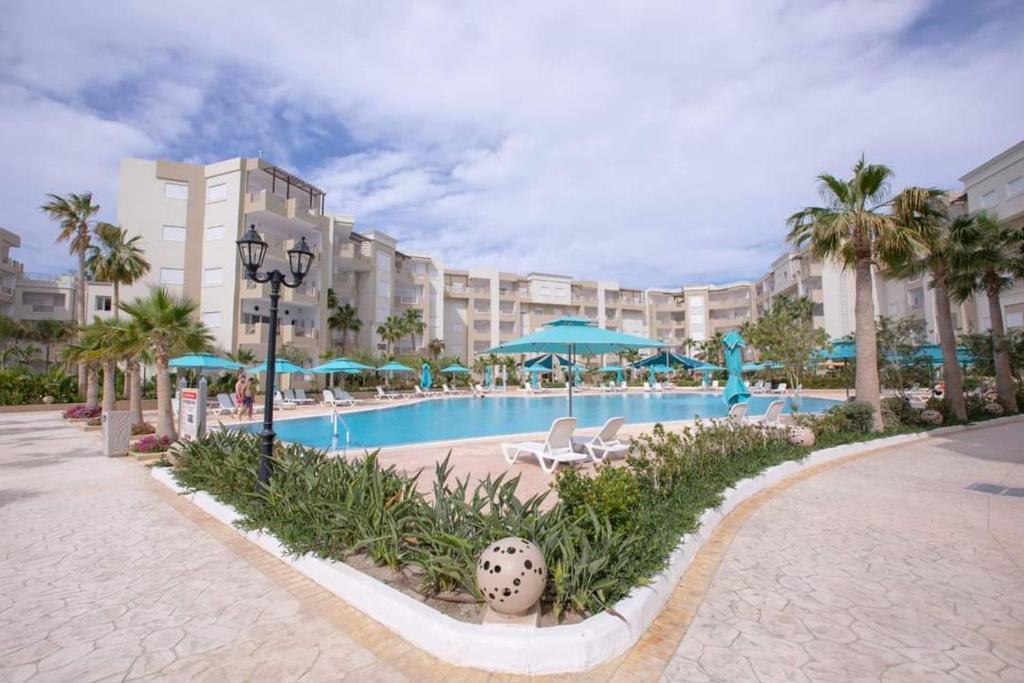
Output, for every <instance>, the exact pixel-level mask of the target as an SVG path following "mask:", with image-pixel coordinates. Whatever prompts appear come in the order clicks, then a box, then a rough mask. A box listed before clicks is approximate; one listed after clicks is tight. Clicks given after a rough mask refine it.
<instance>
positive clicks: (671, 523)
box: [175, 403, 898, 618]
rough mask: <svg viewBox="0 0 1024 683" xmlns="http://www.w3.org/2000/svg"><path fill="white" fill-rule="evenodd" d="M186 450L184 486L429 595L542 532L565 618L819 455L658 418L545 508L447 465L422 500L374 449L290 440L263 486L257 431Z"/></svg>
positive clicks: (857, 413) (829, 426) (763, 436)
mask: <svg viewBox="0 0 1024 683" xmlns="http://www.w3.org/2000/svg"><path fill="white" fill-rule="evenodd" d="M897 408H898V407H897V406H893V414H894V415H895V414H896V409H897ZM800 419H801V420H806V421H810V423H811V424H812V425H813V426H814V427H815V431H816V433H818V434H820V435H821V436H819V440H823V439H822V437H827V438H828V439H831V442H832V443H837V442H841V441H842V440H843V439H845V440H847V441H849V440H859V439H863V438H864V436H865V434H867V433H869V432H870V430H871V409H870V407H869V406H865V405H861V404H856V403H849V404H843V405H840V406H836V407H835V408H833V409H832V410H831V411H829V413H828V414H826V415H825V416H822V417H821V418H820V419H816V420H815V419H813V418H812V417H810V416H800ZM177 448H178V452H177V459H178V462H179V466H178V468H177V469H176V470H175V477H176V478H177V480H178V482H179V484H181V485H182V486H183V487H185V488H187V489H192V490H195V489H202V490H205V491H207V492H209V493H210V494H212V495H213V496H214V497H216V498H217V499H219V500H221V501H223V502H225V503H227V504H229V505H232V506H233V507H234V508H235V509H236V510H237V511H238V512H239V514H240V515H242V521H241V522H240V524H241V525H242V526H244V527H246V528H252V529H264V530H266V531H267V532H269V533H271V534H273V535H274V536H275V537H276V538H277V539H279V540H280V542H281V543H282V545H283V546H284V547H285V548H286V549H287V550H288V552H291V553H295V554H301V553H314V554H316V555H318V556H320V557H324V558H329V559H335V560H344V559H345V558H346V557H348V556H350V555H352V554H354V553H365V554H366V556H368V557H369V558H371V559H372V560H373V561H374V562H375V563H377V564H379V565H386V566H388V567H391V568H394V569H397V570H405V569H409V570H412V571H411V573H412V574H413V575H415V576H416V577H417V580H418V581H419V586H418V588H419V590H420V592H421V593H423V594H424V595H428V596H431V595H438V594H444V593H448V592H450V591H456V590H464V591H467V592H469V593H471V594H473V595H476V596H477V597H479V593H478V590H477V586H476V582H475V572H476V560H477V558H478V557H479V554H480V552H481V551H483V550H484V548H486V547H487V546H488V545H489V544H490V543H491V542H493V541H494V540H496V539H499V538H502V537H505V536H519V537H522V538H527V539H530V540H532V541H534V542H535V543H537V545H538V546H539V547H540V548H541V551H542V552H543V554H544V557H545V560H546V562H547V564H548V568H549V572H548V585H547V588H546V592H545V597H544V600H545V602H546V603H547V604H548V605H550V608H551V610H552V612H553V613H554V615H555V616H556V618H560V617H561V616H562V614H564V613H565V612H566V611H572V612H576V613H579V614H581V615H589V614H593V613H596V612H599V611H602V610H604V609H607V608H608V607H609V606H611V605H612V604H614V603H615V602H616V601H617V600H619V599H621V598H622V597H624V596H626V595H627V594H628V593H629V592H630V591H631V590H633V589H634V588H635V587H636V586H639V585H643V584H644V583H646V582H647V581H648V580H650V578H651V577H652V576H653V575H654V574H655V573H656V572H657V571H659V570H660V569H662V568H663V567H665V565H666V562H667V561H668V558H669V556H670V555H671V553H672V551H673V550H674V549H675V548H676V547H677V546H678V545H679V542H680V540H681V538H682V536H683V535H685V534H687V533H690V532H693V531H695V530H696V529H697V526H698V522H699V519H700V517H701V515H702V514H703V513H704V511H705V510H707V509H709V508H713V507H715V506H717V505H719V504H720V503H721V501H722V495H723V492H724V491H725V490H726V489H728V488H729V487H730V486H733V485H735V484H736V483H737V482H738V481H740V480H742V479H744V478H747V477H751V476H754V475H756V474H758V473H759V472H761V471H762V470H764V469H765V468H766V467H770V466H773V465H777V464H779V463H782V462H785V461H787V460H795V459H800V458H803V457H804V456H805V455H806V454H807V452H808V449H805V448H801V447H798V446H794V445H792V444H790V443H789V441H788V439H787V436H786V432H785V431H784V430H780V429H771V428H766V427H762V426H757V425H733V424H728V423H718V422H710V423H707V422H698V423H697V424H696V425H694V426H693V427H690V428H686V429H684V430H682V431H681V432H668V431H666V430H665V429H664V428H663V427H662V426H661V425H656V426H655V427H654V430H653V432H652V433H651V434H650V435H643V436H641V437H639V438H637V439H635V440H634V442H633V443H632V446H631V449H630V452H629V455H628V457H627V459H626V462H625V463H623V464H619V465H618V466H611V465H602V466H600V467H598V470H597V473H596V474H595V475H594V476H593V477H587V476H584V475H582V474H580V473H579V472H578V471H577V470H575V469H573V468H563V469H562V470H561V471H560V472H559V474H558V476H557V477H556V478H555V480H554V482H553V488H554V489H555V491H557V493H558V496H559V500H558V501H557V502H556V503H555V504H554V505H551V506H545V504H544V503H545V500H546V496H547V494H542V495H537V496H533V497H530V498H528V499H526V500H520V499H519V498H518V497H517V495H516V490H517V488H518V485H519V478H518V477H512V478H509V477H507V476H506V475H505V474H502V475H500V476H497V477H487V478H486V479H483V480H482V481H479V482H477V483H476V484H475V485H471V484H470V483H469V481H468V479H457V478H453V477H452V476H451V471H452V470H451V466H450V464H449V462H448V460H447V459H446V460H444V461H443V462H441V463H438V464H437V465H436V467H435V470H434V475H433V481H432V482H431V486H430V493H429V494H428V495H424V493H421V491H420V490H419V489H422V488H423V487H419V489H418V488H417V479H416V478H409V477H405V476H403V475H402V474H400V473H398V472H397V471H396V470H395V469H394V468H393V467H384V466H382V465H381V464H380V462H379V461H378V459H377V457H376V455H375V454H370V455H367V456H366V457H364V458H358V459H352V460H346V459H342V458H336V457H332V456H327V455H326V454H325V453H324V452H322V451H319V450H316V449H312V448H306V447H303V446H299V445H283V444H278V445H277V446H276V447H275V451H274V454H273V459H272V465H273V471H274V475H273V477H272V478H271V481H270V484H269V486H268V487H267V488H266V489H265V490H257V487H256V471H257V466H258V463H259V450H260V441H259V437H258V436H257V435H254V434H248V433H240V432H237V431H233V430H218V431H214V432H210V433H208V434H207V435H206V436H205V437H203V438H202V439H199V440H197V441H193V442H183V443H180V444H179V445H178V446H177ZM545 508H546V509H545Z"/></svg>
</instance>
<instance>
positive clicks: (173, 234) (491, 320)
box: [0, 142, 1024, 363]
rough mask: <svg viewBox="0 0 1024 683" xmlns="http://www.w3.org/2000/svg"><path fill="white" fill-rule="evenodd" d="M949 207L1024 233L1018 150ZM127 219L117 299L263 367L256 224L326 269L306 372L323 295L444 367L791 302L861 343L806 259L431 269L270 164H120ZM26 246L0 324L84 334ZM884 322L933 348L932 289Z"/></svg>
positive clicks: (899, 300) (293, 299)
mask: <svg viewBox="0 0 1024 683" xmlns="http://www.w3.org/2000/svg"><path fill="white" fill-rule="evenodd" d="M962 181H963V183H964V191H963V192H960V193H953V194H951V196H950V206H951V208H952V210H953V211H954V212H956V211H964V212H968V211H969V212H977V211H981V210H986V211H992V212H993V213H995V214H996V215H997V216H998V217H999V218H1000V219H1002V220H1004V221H1010V222H1011V223H1012V224H1014V225H1018V226H1024V142H1022V143H1020V144H1018V145H1016V146H1014V147H1012V148H1010V149H1008V150H1006V151H1005V152H1002V153H1001V154H999V155H997V156H996V157H994V158H993V159H991V160H989V161H987V162H985V163H984V164H982V165H981V166H979V167H978V168H976V169H974V170H972V171H970V172H969V173H967V174H966V175H964V177H963V178H962ZM117 219H118V221H119V223H120V224H121V225H122V227H124V228H126V229H127V230H128V232H129V233H130V234H133V235H134V234H138V235H141V236H142V238H143V246H144V248H145V249H146V257H147V259H148V260H149V261H150V263H151V266H152V269H151V271H150V273H149V275H148V276H147V277H146V278H144V279H143V281H141V282H139V283H136V284H135V285H133V286H131V287H125V288H123V291H122V298H123V299H130V298H132V297H133V296H137V295H140V294H144V293H145V292H146V291H147V290H148V288H149V287H150V286H152V285H157V284H159V285H162V286H165V287H168V288H169V289H171V290H172V291H174V292H176V293H179V294H182V295H185V296H188V297H190V298H192V299H193V300H195V301H197V302H198V303H199V309H200V316H201V318H202V320H203V322H204V323H206V325H207V326H208V327H209V328H210V330H211V332H212V333H213V335H214V337H215V340H216V341H215V343H216V345H217V346H219V347H220V348H221V349H223V350H232V349H237V348H247V349H251V350H252V351H254V352H255V353H256V355H257V356H259V357H262V356H263V355H264V353H265V348H266V342H267V339H268V335H269V333H270V332H269V329H268V327H269V325H268V309H269V299H268V295H269V291H268V287H267V285H258V284H256V283H254V282H250V281H248V280H246V278H245V277H244V273H242V272H241V269H240V264H239V262H238V257H237V254H236V250H235V244H234V242H235V240H236V239H237V238H238V236H239V235H240V234H241V232H242V230H244V229H245V228H246V227H247V226H248V225H255V226H256V227H257V230H258V231H259V232H260V234H261V235H262V236H263V237H264V239H266V240H267V242H268V243H269V244H270V248H269V250H268V255H267V261H266V264H265V265H266V266H267V267H276V268H280V269H282V270H287V257H286V251H287V249H289V248H291V246H292V245H293V244H295V242H296V241H297V240H298V239H299V238H301V237H305V238H306V240H307V242H308V243H309V244H310V246H311V248H312V249H313V250H314V253H315V256H316V259H315V261H314V264H313V269H312V270H311V272H310V274H309V276H308V277H307V280H306V282H305V283H304V284H303V286H302V287H300V288H298V289H295V290H292V289H285V290H284V293H283V295H282V300H281V305H280V309H281V310H280V315H281V327H280V329H279V331H278V341H279V343H282V344H288V345H289V346H292V347H293V348H296V349H299V350H300V351H302V352H304V353H305V354H306V355H307V356H308V357H309V358H310V359H311V360H315V359H316V358H317V357H318V356H319V355H320V354H322V353H325V352H328V351H329V350H333V349H337V348H338V347H339V346H340V343H341V341H342V337H343V333H342V332H340V331H337V330H331V329H329V326H328V325H327V319H328V315H329V312H328V310H327V296H326V293H327V290H328V289H333V291H334V293H335V295H336V297H337V299H338V301H339V303H342V304H345V303H348V304H351V305H352V306H353V307H354V308H355V309H356V310H357V313H358V316H359V318H360V320H361V322H362V326H361V329H360V330H359V332H358V333H349V334H348V339H347V344H348V348H349V349H352V348H363V349H369V350H375V351H383V350H385V349H386V348H387V347H388V344H387V342H385V341H384V340H383V339H382V338H381V335H380V334H379V333H378V331H377V330H378V328H379V327H380V326H382V325H383V324H384V323H385V321H386V320H387V319H388V318H389V317H391V316H402V315H404V314H405V312H406V311H407V310H409V309H418V310H420V311H421V317H422V320H423V322H424V330H423V332H422V333H420V334H417V335H416V338H415V339H412V338H409V337H406V338H404V339H400V340H398V341H397V342H395V344H394V345H393V347H392V350H393V351H397V352H409V351H422V350H423V349H424V348H425V347H426V345H427V344H428V343H429V342H430V340H432V339H440V340H441V341H443V342H444V344H445V353H446V354H449V355H454V356H457V357H458V358H460V359H461V360H462V361H463V362H464V363H471V362H472V361H473V359H474V357H475V356H476V355H477V354H479V353H481V352H484V351H486V350H487V349H490V348H492V347H494V346H496V345H498V344H500V343H502V342H505V341H508V340H510V339H513V338H515V337H518V336H521V335H524V334H528V333H530V332H533V331H535V330H537V329H538V328H540V327H541V326H542V325H544V324H545V323H547V322H550V321H551V320H554V319H556V318H558V317H561V316H565V315H577V316H583V317H587V318H590V319H592V320H595V321H596V322H597V323H598V324H599V325H601V326H602V327H606V328H609V329H614V330H620V331H622V332H626V333H630V334H636V335H640V336H647V337H653V338H657V339H660V340H662V341H666V342H668V343H670V344H672V345H673V346H675V347H676V348H677V349H679V350H681V351H684V352H690V353H692V352H693V351H695V348H694V347H695V345H696V344H699V343H700V342H702V341H705V340H707V339H710V338H712V337H714V336H715V334H717V333H723V334H724V333H726V332H728V331H729V330H732V329H736V328H738V327H740V326H741V325H742V324H743V323H745V322H747V321H750V320H754V319H756V317H757V316H758V315H759V313H761V312H763V311H766V310H769V309H770V308H771V307H772V305H773V304H774V302H775V301H777V300H778V298H779V297H781V296H806V297H808V298H810V299H811V301H812V302H813V305H814V308H813V314H814V324H815V325H816V326H819V327H822V328H824V329H825V330H826V331H827V332H828V334H829V335H830V336H831V337H832V338H838V337H843V336H846V335H849V334H852V333H853V331H854V299H855V297H854V282H853V273H852V272H850V271H847V270H843V269H842V268H841V267H840V266H839V265H838V264H837V263H835V262H831V261H822V260H821V259H817V258H815V257H814V256H813V254H811V252H810V250H809V249H808V248H804V249H798V250H792V251H789V252H787V253H785V254H782V255H781V256H779V257H778V258H777V259H775V261H773V262H772V264H771V267H770V269H769V270H768V272H766V273H765V274H764V275H763V276H762V277H760V278H758V279H757V280H756V281H755V282H734V283H728V284H723V285H683V286H681V287H678V288H649V289H639V288H633V287H627V286H624V285H622V284H620V283H618V282H615V281H610V280H586V279H574V278H572V277H570V276H568V275H564V274H555V273H528V274H525V275H522V274H516V273H510V272H504V271H500V270H483V269H469V270H463V269H455V268H448V267H446V266H445V264H443V263H442V262H441V261H440V260H438V259H436V258H434V257H432V256H430V255H426V254H413V253H407V252H404V251H402V250H401V249H400V248H399V244H398V240H397V239H395V238H394V237H392V236H390V235H388V234H386V233H384V232H381V231H379V230H371V231H366V232H357V231H356V230H355V221H354V219H353V217H351V216H344V215H329V214H327V213H325V211H324V192H323V191H322V190H321V189H319V188H317V187H315V186H314V185H313V184H311V183H309V182H308V181H306V180H303V179H302V178H300V177H298V176H295V175H293V174H291V173H289V172H287V171H285V170H283V169H281V168H280V167H278V166H275V165H273V164H270V163H268V162H267V161H265V160H263V159H258V158H256V159H254V158H235V159H228V160H225V161H219V162H216V163H212V164H206V165H203V164H188V163H180V162H173V161H148V160H143V159H125V160H124V161H123V162H122V166H121V173H120V196H119V201H118V216H117ZM20 244H21V240H20V238H19V237H18V235H16V234H14V233H12V232H10V231H8V230H3V229H0V311H2V312H4V314H5V315H11V316H13V317H16V318H21V319H26V320H33V319H36V320H37V319H42V318H57V319H63V320H73V319H74V300H75V299H74V294H75V282H74V278H73V277H71V276H60V277H51V276H48V275H41V274H33V273H23V272H22V268H21V264H19V263H18V262H17V261H15V260H14V259H13V258H12V256H11V249H14V248H17V247H19V246H20ZM873 292H874V298H875V301H874V303H875V310H876V311H877V313H878V314H879V315H887V316H892V317H895V318H901V317H906V316H911V317H917V318H920V319H922V320H924V321H925V327H926V332H927V335H928V337H929V339H931V340H932V341H936V340H937V339H936V331H935V298H934V292H933V290H932V289H931V288H930V286H929V279H928V277H927V276H925V277H921V278H913V279H907V280H889V279H886V278H884V277H882V276H881V275H880V274H878V273H875V276H874V289H873ZM111 295H112V292H111V288H110V285H109V284H105V283H89V284H88V289H87V297H86V300H87V307H88V315H89V317H90V318H91V317H92V316H100V317H106V316H110V315H112V310H111V309H112V301H111ZM1003 306H1004V319H1005V321H1006V324H1007V326H1008V327H1024V285H1021V284H1018V285H1017V286H1015V287H1014V288H1013V289H1012V290H1010V291H1009V292H1007V293H1006V294H1005V295H1004V296H1003ZM953 319H954V325H955V326H956V327H957V329H958V331H966V330H973V329H982V330H984V329H987V327H988V325H989V321H988V309H987V306H986V305H984V302H982V305H980V306H979V305H978V301H977V298H975V299H972V300H970V301H968V302H965V303H964V304H963V305H960V306H955V307H954V310H953Z"/></svg>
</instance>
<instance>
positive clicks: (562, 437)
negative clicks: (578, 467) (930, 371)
mask: <svg viewBox="0 0 1024 683" xmlns="http://www.w3.org/2000/svg"><path fill="white" fill-rule="evenodd" d="M575 430H576V418H575V417H560V418H558V419H557V420H555V421H554V422H552V423H551V429H549V430H548V435H547V438H545V439H544V441H519V442H517V443H505V444H502V445H501V452H502V455H504V456H505V461H506V462H507V463H508V464H509V465H514V464H516V461H517V460H519V456H520V455H522V454H523V453H528V454H529V455H532V456H533V457H535V458H537V462H538V463H539V464H540V468H541V469H542V470H544V471H545V472H546V473H548V474H551V473H552V472H554V471H555V468H557V467H558V465H559V464H561V463H569V462H579V461H581V460H586V459H587V458H589V457H590V456H589V455H587V454H586V453H577V452H576V451H574V450H573V446H572V433H573V432H574V431H575ZM549 463H550V464H549Z"/></svg>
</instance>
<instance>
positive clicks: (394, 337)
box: [377, 315, 406, 356]
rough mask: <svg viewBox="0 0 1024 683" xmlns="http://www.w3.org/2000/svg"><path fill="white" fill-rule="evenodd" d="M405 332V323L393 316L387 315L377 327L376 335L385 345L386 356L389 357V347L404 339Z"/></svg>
mask: <svg viewBox="0 0 1024 683" xmlns="http://www.w3.org/2000/svg"><path fill="white" fill-rule="evenodd" d="M405 332H406V330H405V321H403V320H402V318H399V317H398V316H394V315H389V316H388V318H387V320H385V321H384V323H383V324H382V325H378V326H377V334H379V335H380V338H381V339H383V340H384V342H385V343H386V344H387V352H386V353H387V355H389V356H390V355H391V345H392V344H393V343H395V342H396V341H398V340H399V339H401V338H402V337H404V336H405Z"/></svg>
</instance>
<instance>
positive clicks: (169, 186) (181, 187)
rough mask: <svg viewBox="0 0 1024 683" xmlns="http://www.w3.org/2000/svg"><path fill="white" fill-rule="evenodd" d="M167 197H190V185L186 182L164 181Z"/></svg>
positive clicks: (165, 195) (165, 196)
mask: <svg viewBox="0 0 1024 683" xmlns="http://www.w3.org/2000/svg"><path fill="white" fill-rule="evenodd" d="M164 198H165V199H188V185H185V184H184V183H164Z"/></svg>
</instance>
